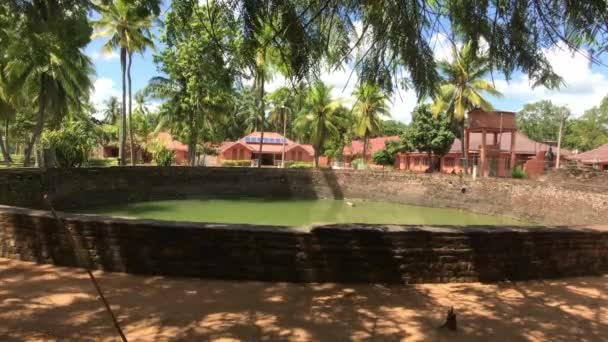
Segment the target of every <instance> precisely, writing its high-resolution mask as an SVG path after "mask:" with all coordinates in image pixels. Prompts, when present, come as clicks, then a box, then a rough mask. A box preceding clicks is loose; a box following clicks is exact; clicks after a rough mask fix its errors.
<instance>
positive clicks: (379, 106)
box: [353, 83, 390, 163]
mask: <svg viewBox="0 0 608 342" xmlns="http://www.w3.org/2000/svg"><path fill="white" fill-rule="evenodd" d="M353 95H354V96H355V97H356V98H357V102H356V103H355V106H354V107H353V112H354V113H355V132H356V134H357V135H359V136H360V137H361V138H363V162H364V163H365V162H367V148H368V143H369V137H370V136H372V135H375V134H378V133H379V132H380V131H381V130H382V118H381V117H382V116H385V117H390V112H389V108H388V102H389V101H390V99H389V98H388V96H387V95H386V94H385V93H384V92H383V91H382V90H381V89H380V87H378V86H377V85H375V84H371V83H362V84H360V85H359V87H358V88H357V89H356V90H355V91H354V92H353Z"/></svg>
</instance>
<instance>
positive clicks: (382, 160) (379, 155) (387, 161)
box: [372, 150, 395, 165]
mask: <svg viewBox="0 0 608 342" xmlns="http://www.w3.org/2000/svg"><path fill="white" fill-rule="evenodd" d="M372 160H373V161H374V164H378V165H393V164H395V155H394V154H391V153H390V152H389V151H387V150H380V151H376V153H374V155H373V156H372Z"/></svg>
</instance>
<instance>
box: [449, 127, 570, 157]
mask: <svg viewBox="0 0 608 342" xmlns="http://www.w3.org/2000/svg"><path fill="white" fill-rule="evenodd" d="M493 139H494V135H493V134H490V133H488V134H486V145H492V144H493ZM497 139H498V141H499V143H500V150H501V151H504V152H509V151H511V133H503V134H502V137H501V134H498V137H497ZM479 146H481V133H471V142H470V143H469V152H479ZM549 147H550V145H548V144H545V143H540V142H537V141H534V140H532V139H530V138H528V137H527V136H526V135H525V134H523V133H521V132H516V133H515V152H516V153H518V154H529V155H535V154H536V153H538V152H541V151H548V150H549ZM552 147H553V153H555V152H556V147H555V146H552ZM450 153H460V139H454V143H453V144H452V148H450ZM560 153H561V154H562V155H569V154H571V153H572V152H571V151H569V150H566V149H564V148H562V149H561V152H560Z"/></svg>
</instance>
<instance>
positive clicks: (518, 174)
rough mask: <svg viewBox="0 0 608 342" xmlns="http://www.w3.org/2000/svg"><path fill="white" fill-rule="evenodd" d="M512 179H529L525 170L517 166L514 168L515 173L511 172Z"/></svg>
mask: <svg viewBox="0 0 608 342" xmlns="http://www.w3.org/2000/svg"><path fill="white" fill-rule="evenodd" d="M511 177H513V178H515V179H524V178H528V174H527V173H526V171H524V169H523V168H522V167H521V166H516V167H514V168H513V171H512V172H511Z"/></svg>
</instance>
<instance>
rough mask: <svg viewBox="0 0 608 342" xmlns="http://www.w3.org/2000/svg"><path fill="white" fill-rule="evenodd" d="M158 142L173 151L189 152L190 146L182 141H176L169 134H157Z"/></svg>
mask: <svg viewBox="0 0 608 342" xmlns="http://www.w3.org/2000/svg"><path fill="white" fill-rule="evenodd" d="M157 138H158V140H160V141H162V142H163V143H164V144H165V147H166V148H168V149H169V150H172V151H188V146H186V145H184V144H183V143H182V142H181V141H178V140H174V139H173V136H172V135H171V133H169V132H159V133H158V134H157Z"/></svg>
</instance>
